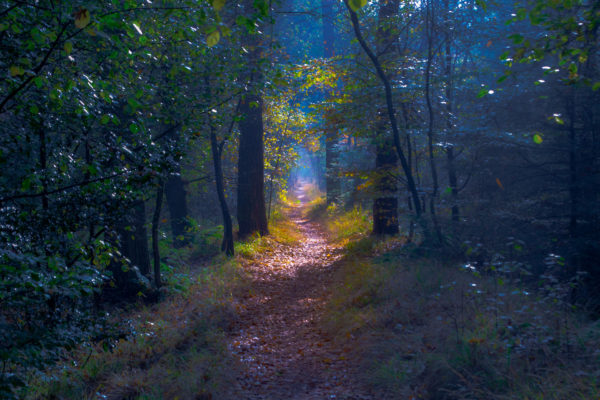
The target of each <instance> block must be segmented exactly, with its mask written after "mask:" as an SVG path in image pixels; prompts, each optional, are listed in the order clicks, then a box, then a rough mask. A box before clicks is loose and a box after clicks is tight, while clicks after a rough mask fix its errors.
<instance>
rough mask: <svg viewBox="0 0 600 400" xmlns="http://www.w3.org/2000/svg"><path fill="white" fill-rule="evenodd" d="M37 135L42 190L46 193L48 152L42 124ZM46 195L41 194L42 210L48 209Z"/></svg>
mask: <svg viewBox="0 0 600 400" xmlns="http://www.w3.org/2000/svg"><path fill="white" fill-rule="evenodd" d="M38 129H39V131H38V136H39V140H40V170H41V171H42V191H43V192H44V193H46V192H47V191H48V178H47V173H48V172H47V171H46V168H47V167H48V165H47V164H48V154H47V146H46V131H45V130H44V127H43V126H40V127H39V128H38ZM48 207H49V206H48V196H46V195H45V194H44V195H43V196H42V210H44V211H46V212H47V211H48Z"/></svg>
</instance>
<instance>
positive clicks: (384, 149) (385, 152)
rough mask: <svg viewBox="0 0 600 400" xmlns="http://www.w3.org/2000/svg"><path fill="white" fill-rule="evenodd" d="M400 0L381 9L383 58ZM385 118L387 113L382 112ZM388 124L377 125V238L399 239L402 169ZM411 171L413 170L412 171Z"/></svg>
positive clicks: (380, 50) (379, 46)
mask: <svg viewBox="0 0 600 400" xmlns="http://www.w3.org/2000/svg"><path fill="white" fill-rule="evenodd" d="M399 4H400V2H399V0H392V1H388V2H385V3H382V4H381V5H380V7H379V27H378V29H377V49H378V54H379V56H380V57H385V55H386V54H387V53H389V50H388V43H390V42H391V41H392V40H393V37H392V35H391V34H390V33H391V26H392V24H391V23H390V19H391V18H392V17H394V16H395V15H396V14H397V11H398V7H399ZM381 114H382V115H383V114H384V111H382V112H381ZM385 126H386V124H385V123H380V122H377V125H376V137H375V141H376V143H377V146H376V156H375V190H376V197H375V200H374V201H373V234H375V235H395V234H397V233H399V231H400V230H399V227H398V193H397V192H398V186H397V184H396V181H395V179H394V177H393V176H392V174H393V173H394V172H395V171H396V169H397V168H398V156H397V155H396V153H395V150H394V142H393V141H392V140H391V138H389V139H384V137H383V136H384V135H385ZM409 168H410V167H409Z"/></svg>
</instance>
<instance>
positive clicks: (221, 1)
mask: <svg viewBox="0 0 600 400" xmlns="http://www.w3.org/2000/svg"><path fill="white" fill-rule="evenodd" d="M226 1H227V0H212V6H213V8H214V9H215V11H221V9H222V8H223V7H224V6H225V2H226Z"/></svg>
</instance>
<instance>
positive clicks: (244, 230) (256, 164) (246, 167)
mask: <svg viewBox="0 0 600 400" xmlns="http://www.w3.org/2000/svg"><path fill="white" fill-rule="evenodd" d="M240 114H241V115H242V120H241V121H240V122H239V128H240V145H239V160H238V199H237V200H238V210H237V216H238V224H239V235H240V237H241V238H244V237H246V236H249V235H251V234H253V233H255V232H258V233H260V234H261V235H268V234H269V228H268V223H267V213H266V210H265V194H264V146H263V119H262V98H261V97H260V96H259V95H256V94H252V93H246V97H245V99H243V100H242V102H241V103H240Z"/></svg>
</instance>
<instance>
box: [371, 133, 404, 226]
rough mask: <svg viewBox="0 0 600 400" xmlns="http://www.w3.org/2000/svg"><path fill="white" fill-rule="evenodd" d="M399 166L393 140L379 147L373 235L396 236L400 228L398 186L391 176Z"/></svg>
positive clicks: (376, 161) (380, 144)
mask: <svg viewBox="0 0 600 400" xmlns="http://www.w3.org/2000/svg"><path fill="white" fill-rule="evenodd" d="M397 165H398V156H397V155H396V152H395V150H394V145H393V143H392V140H391V138H388V139H387V140H385V141H384V142H383V143H379V144H378V145H377V156H376V158H375V168H376V171H375V174H376V177H375V179H376V183H375V190H376V198H375V201H374V202H373V234H374V235H396V234H397V233H398V232H399V228H398V186H397V184H396V179H395V178H394V177H393V176H392V175H391V172H394V171H395V170H396V168H397Z"/></svg>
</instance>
